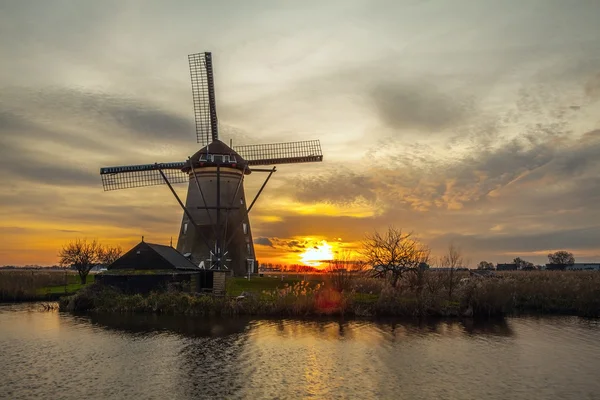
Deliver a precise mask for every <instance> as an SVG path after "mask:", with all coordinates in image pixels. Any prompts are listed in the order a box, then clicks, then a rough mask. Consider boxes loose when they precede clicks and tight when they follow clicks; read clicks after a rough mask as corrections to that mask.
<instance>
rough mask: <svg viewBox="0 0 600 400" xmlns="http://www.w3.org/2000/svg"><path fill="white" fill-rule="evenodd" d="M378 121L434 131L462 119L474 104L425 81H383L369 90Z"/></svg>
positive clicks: (390, 125)
mask: <svg viewBox="0 0 600 400" xmlns="http://www.w3.org/2000/svg"><path fill="white" fill-rule="evenodd" d="M370 95H371V98H372V101H373V105H374V107H375V111H376V113H377V115H378V116H379V117H380V118H381V121H382V122H383V123H384V124H385V125H387V126H388V127H390V128H393V129H396V130H397V129H407V128H408V129H417V130H423V131H426V132H437V131H440V130H444V129H446V128H450V127H453V126H455V125H457V124H459V123H463V122H465V120H466V119H467V118H468V116H469V115H470V114H473V113H474V112H475V110H474V105H473V104H472V103H471V102H470V101H469V100H468V99H464V98H460V97H459V96H457V95H450V94H447V93H444V92H443V91H442V90H440V89H439V88H436V87H435V86H434V85H432V84H429V83H425V82H420V83H419V82H411V83H407V82H382V83H380V84H378V85H376V86H375V87H374V88H373V89H372V90H371V93H370Z"/></svg>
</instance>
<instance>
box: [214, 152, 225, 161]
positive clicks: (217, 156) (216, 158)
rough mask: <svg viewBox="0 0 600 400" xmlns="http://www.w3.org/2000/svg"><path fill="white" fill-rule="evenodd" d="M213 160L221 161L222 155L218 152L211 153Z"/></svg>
mask: <svg viewBox="0 0 600 400" xmlns="http://www.w3.org/2000/svg"><path fill="white" fill-rule="evenodd" d="M213 162H219V163H222V162H223V156H222V155H220V154H214V155H213Z"/></svg>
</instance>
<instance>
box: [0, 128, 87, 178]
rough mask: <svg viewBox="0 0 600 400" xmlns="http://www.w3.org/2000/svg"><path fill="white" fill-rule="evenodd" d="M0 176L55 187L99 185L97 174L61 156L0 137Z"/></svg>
mask: <svg viewBox="0 0 600 400" xmlns="http://www.w3.org/2000/svg"><path fill="white" fill-rule="evenodd" d="M0 175H2V176H3V177H4V179H6V180H10V181H15V180H16V179H19V180H22V181H27V182H37V183H42V184H54V185H82V186H92V185H98V181H99V178H98V175H97V173H92V172H90V171H86V170H84V169H82V168H81V165H78V164H70V163H68V162H66V161H65V160H64V159H63V158H62V157H61V155H60V154H56V155H51V154H48V153H46V152H41V151H36V150H34V149H32V148H27V146H26V145H19V144H15V143H13V142H9V141H7V140H4V139H3V138H0Z"/></svg>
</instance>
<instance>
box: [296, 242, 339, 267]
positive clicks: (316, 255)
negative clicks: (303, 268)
mask: <svg viewBox="0 0 600 400" xmlns="http://www.w3.org/2000/svg"><path fill="white" fill-rule="evenodd" d="M324 260H333V247H332V246H331V245H330V244H329V243H327V241H326V240H323V241H321V242H320V244H318V245H313V246H311V247H309V248H307V249H306V250H305V251H304V253H302V254H300V261H302V263H303V264H304V265H308V266H311V267H318V266H320V265H321V261H324Z"/></svg>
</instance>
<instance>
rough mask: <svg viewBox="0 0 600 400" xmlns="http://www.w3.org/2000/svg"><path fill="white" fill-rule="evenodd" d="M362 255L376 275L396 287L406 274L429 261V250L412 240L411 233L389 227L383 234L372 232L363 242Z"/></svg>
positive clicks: (415, 270)
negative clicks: (388, 279) (387, 279)
mask: <svg viewBox="0 0 600 400" xmlns="http://www.w3.org/2000/svg"><path fill="white" fill-rule="evenodd" d="M362 254H363V255H364V257H365V261H366V262H367V263H368V264H369V265H371V266H372V267H373V268H374V269H375V271H376V274H377V275H380V276H386V277H389V278H390V282H391V284H392V286H393V287H396V285H397V284H398V281H399V280H400V278H402V276H403V274H404V273H406V272H417V271H418V269H419V267H420V266H421V265H422V264H424V263H427V261H428V260H429V254H430V251H429V248H428V247H427V246H425V245H423V244H422V243H421V242H419V241H418V240H417V239H415V238H413V236H412V233H406V234H405V233H402V230H401V229H397V228H394V227H389V228H388V230H387V231H386V233H385V234H381V233H379V232H377V231H376V232H374V233H373V234H369V235H367V236H366V238H365V240H364V241H363V246H362Z"/></svg>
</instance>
